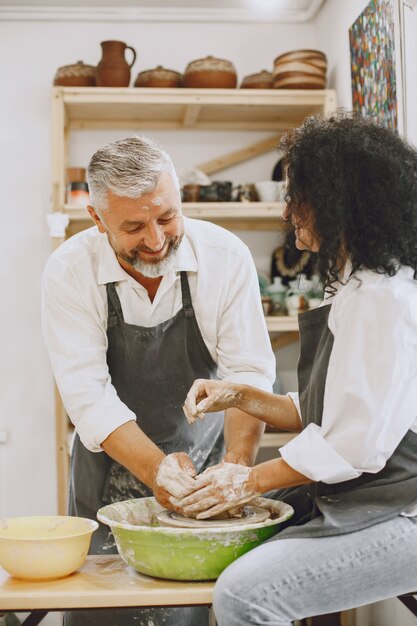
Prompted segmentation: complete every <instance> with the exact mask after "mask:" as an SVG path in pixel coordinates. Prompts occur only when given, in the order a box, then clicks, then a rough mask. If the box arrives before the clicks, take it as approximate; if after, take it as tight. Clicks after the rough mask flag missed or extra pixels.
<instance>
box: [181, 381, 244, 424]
mask: <svg viewBox="0 0 417 626" xmlns="http://www.w3.org/2000/svg"><path fill="white" fill-rule="evenodd" d="M239 398H240V388H239V385H236V384H234V383H230V382H227V381H224V380H204V379H202V378H199V379H197V380H195V381H194V383H193V386H192V387H191V389H190V391H189V392H188V394H187V398H186V400H185V403H184V407H183V409H184V413H185V417H186V418H187V420H188V422H189V423H190V424H193V423H194V422H195V421H196V420H197V419H204V416H205V413H213V412H216V411H223V410H224V409H229V408H230V407H233V406H238V403H239Z"/></svg>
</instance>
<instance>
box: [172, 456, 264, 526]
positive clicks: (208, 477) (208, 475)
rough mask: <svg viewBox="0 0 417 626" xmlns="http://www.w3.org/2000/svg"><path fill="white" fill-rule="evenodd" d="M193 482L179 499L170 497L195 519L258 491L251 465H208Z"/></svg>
mask: <svg viewBox="0 0 417 626" xmlns="http://www.w3.org/2000/svg"><path fill="white" fill-rule="evenodd" d="M195 483H196V484H195V486H196V487H197V491H195V492H194V493H192V494H191V495H188V496H186V497H185V498H183V499H182V500H180V501H176V500H174V504H175V505H176V506H178V507H180V508H181V509H182V510H183V511H184V513H185V514H186V515H189V516H192V517H194V516H196V517H197V519H207V518H209V517H214V516H215V515H219V514H220V513H224V512H225V511H229V510H230V509H233V508H235V507H238V506H240V505H242V504H245V503H246V502H249V500H252V498H254V497H255V496H258V495H259V492H258V491H257V490H256V486H255V481H254V479H253V475H252V469H251V468H250V467H246V466H244V465H236V464H234V463H220V464H219V465H215V466H214V467H209V468H208V469H207V470H206V471H205V472H203V473H202V474H200V475H199V476H198V478H197V480H196V481H195Z"/></svg>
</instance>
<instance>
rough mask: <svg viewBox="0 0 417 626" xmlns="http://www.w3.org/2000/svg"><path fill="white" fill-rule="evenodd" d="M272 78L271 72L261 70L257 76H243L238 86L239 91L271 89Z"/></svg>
mask: <svg viewBox="0 0 417 626" xmlns="http://www.w3.org/2000/svg"><path fill="white" fill-rule="evenodd" d="M273 83H274V77H273V76H272V72H268V71H267V70H262V72H258V74H249V75H248V76H245V78H244V79H243V80H242V82H241V84H240V88H241V89H272V87H273Z"/></svg>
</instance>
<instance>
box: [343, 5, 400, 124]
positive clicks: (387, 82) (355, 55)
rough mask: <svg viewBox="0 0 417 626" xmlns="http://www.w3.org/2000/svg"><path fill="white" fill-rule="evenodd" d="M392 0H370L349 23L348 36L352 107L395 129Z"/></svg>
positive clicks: (395, 90)
mask: <svg viewBox="0 0 417 626" xmlns="http://www.w3.org/2000/svg"><path fill="white" fill-rule="evenodd" d="M396 2H397V0H371V2H369V4H368V5H367V6H366V8H365V9H364V11H363V12H362V13H361V14H360V15H359V17H358V19H357V20H356V21H355V22H354V24H352V26H351V27H350V29H349V40H350V59H351V77H352V104H353V110H354V111H359V112H360V113H361V114H362V115H364V116H369V117H372V118H373V119H374V120H375V121H376V122H377V123H378V124H380V125H382V126H386V127H389V128H393V129H395V130H398V92H399V90H398V80H397V78H398V68H397V62H396V59H397V58H398V57H397V54H396V52H397V51H396V49H395V46H396V42H395V38H396V25H395V16H396V6H395V3H396ZM398 47H399V42H398Z"/></svg>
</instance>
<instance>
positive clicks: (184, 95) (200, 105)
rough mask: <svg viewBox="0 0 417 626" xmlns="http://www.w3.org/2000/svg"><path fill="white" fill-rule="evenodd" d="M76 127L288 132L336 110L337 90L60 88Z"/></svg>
mask: <svg viewBox="0 0 417 626" xmlns="http://www.w3.org/2000/svg"><path fill="white" fill-rule="evenodd" d="M53 98H54V99H55V100H59V101H61V102H62V104H63V106H64V109H65V120H66V123H67V126H68V127H69V128H70V129H87V128H90V129H96V128H111V129H116V128H142V129H145V128H152V129H171V130H175V129H181V130H184V129H188V128H189V129H193V130H198V129H201V130H210V129H216V130H285V129H288V128H289V127H291V126H296V125H298V124H300V123H301V122H302V120H303V119H304V118H305V117H306V116H308V115H314V114H316V113H322V112H323V110H333V109H334V108H335V92H334V91H333V90H331V89H323V90H322V89H317V90H315V89H314V90H313V89H302V90H299V89H285V90H284V89H256V90H254V89H185V88H182V89H174V88H172V89H152V88H151V89H149V88H135V87H130V88H124V89H120V88H114V87H105V88H103V87H54V89H53Z"/></svg>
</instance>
